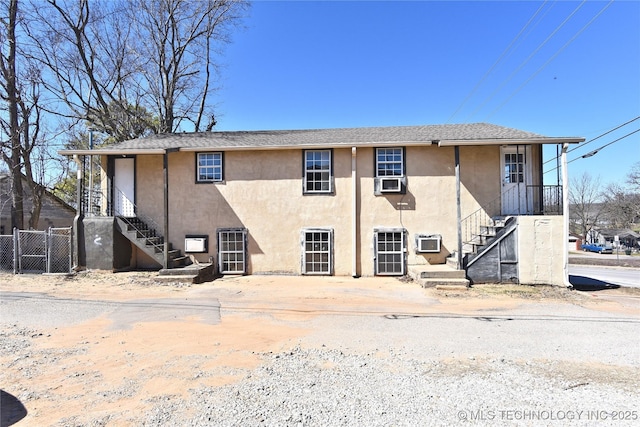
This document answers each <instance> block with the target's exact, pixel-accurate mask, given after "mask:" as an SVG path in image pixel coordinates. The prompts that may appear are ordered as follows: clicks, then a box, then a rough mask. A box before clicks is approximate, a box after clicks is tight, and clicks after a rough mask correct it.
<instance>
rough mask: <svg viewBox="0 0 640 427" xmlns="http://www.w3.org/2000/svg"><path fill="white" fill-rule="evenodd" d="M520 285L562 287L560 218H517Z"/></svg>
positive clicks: (562, 266)
mask: <svg viewBox="0 0 640 427" xmlns="http://www.w3.org/2000/svg"><path fill="white" fill-rule="evenodd" d="M518 224H519V226H518V257H519V264H520V272H519V273H520V283H522V284H524V285H534V284H547V285H557V286H562V285H564V279H565V277H564V264H563V263H564V261H563V260H564V250H565V240H566V238H565V237H566V236H565V233H564V224H563V219H562V216H521V217H518Z"/></svg>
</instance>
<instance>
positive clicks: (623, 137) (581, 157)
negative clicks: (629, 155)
mask: <svg viewBox="0 0 640 427" xmlns="http://www.w3.org/2000/svg"><path fill="white" fill-rule="evenodd" d="M638 132H640V129H636V130H634V131H633V132H629V133H628V134H626V135H624V136H621V137H620V138H618V139H614V140H613V141H611V142H609V143H607V144H605V145H603V146H602V147H599V148H596V149H595V150H593V151H590V152H588V153H587V154H584V155H582V156H580V157H576V158H575V159H571V160H569V161H568V162H567V164H569V163H573V162H575V161H576V160H580V159H586V158H589V157H591V156H595V155H596V154H598V152H600V151H601V150H602V149H603V148H606V147H608V146H610V145H611V144H614V143H616V142H618V141H621V140H623V139H625V138H627V137H629V136H631V135H633V134H634V133H638ZM567 152H568V151H567ZM559 167H560V166H556V167H555V168H553V169H549V170H548V171H546V172H544V174H543V175H546V174H548V173H550V172H553V171H555V170H557V169H558V168H559Z"/></svg>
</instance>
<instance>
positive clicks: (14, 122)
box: [0, 0, 24, 228]
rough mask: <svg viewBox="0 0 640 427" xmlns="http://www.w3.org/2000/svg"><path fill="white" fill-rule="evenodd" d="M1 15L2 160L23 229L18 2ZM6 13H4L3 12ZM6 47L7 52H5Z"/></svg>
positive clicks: (12, 0)
mask: <svg viewBox="0 0 640 427" xmlns="http://www.w3.org/2000/svg"><path fill="white" fill-rule="evenodd" d="M3 9H4V10H6V11H7V12H8V13H7V16H6V17H5V16H4V13H2V15H3V16H2V27H3V28H2V34H1V35H0V37H2V40H1V41H2V45H3V46H2V55H0V72H1V73H2V91H3V93H2V94H1V96H2V101H3V102H5V103H6V104H7V110H8V111H9V123H6V122H5V121H4V120H3V121H2V127H3V131H4V134H5V135H8V136H9V139H8V141H2V157H3V159H4V160H5V162H6V163H7V165H8V166H9V172H10V174H11V226H12V227H17V228H24V212H23V211H24V207H23V206H24V205H23V191H22V179H21V175H20V171H21V166H22V165H21V155H22V153H21V150H20V129H19V126H18V102H19V99H18V96H19V95H18V88H17V86H16V52H17V43H16V27H17V25H18V24H17V19H18V18H17V15H18V0H9V2H8V3H6V2H3ZM4 10H3V12H4ZM5 44H6V45H8V49H6V51H5Z"/></svg>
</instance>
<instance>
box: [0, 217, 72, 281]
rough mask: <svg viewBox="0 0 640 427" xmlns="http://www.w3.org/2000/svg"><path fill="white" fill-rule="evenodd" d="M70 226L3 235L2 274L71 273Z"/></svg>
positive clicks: (1, 241) (0, 249)
mask: <svg viewBox="0 0 640 427" xmlns="http://www.w3.org/2000/svg"><path fill="white" fill-rule="evenodd" d="M71 236H72V233H71V227H68V228H50V229H49V230H47V231H36V230H17V229H16V230H14V233H13V234H12V235H2V236H0V271H5V272H13V273H68V272H70V271H71V268H72V250H71Z"/></svg>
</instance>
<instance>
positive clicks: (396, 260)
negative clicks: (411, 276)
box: [374, 229, 406, 276]
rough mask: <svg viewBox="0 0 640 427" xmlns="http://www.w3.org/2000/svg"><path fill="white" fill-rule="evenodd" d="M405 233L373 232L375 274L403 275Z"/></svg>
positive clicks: (397, 231) (395, 231) (391, 231)
mask: <svg viewBox="0 0 640 427" xmlns="http://www.w3.org/2000/svg"><path fill="white" fill-rule="evenodd" d="M405 240H406V239H405V232H404V230H403V229H390V230H374V248H375V270H376V271H375V274H376V275H380V276H403V275H404V274H405V253H406V246H405Z"/></svg>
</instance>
